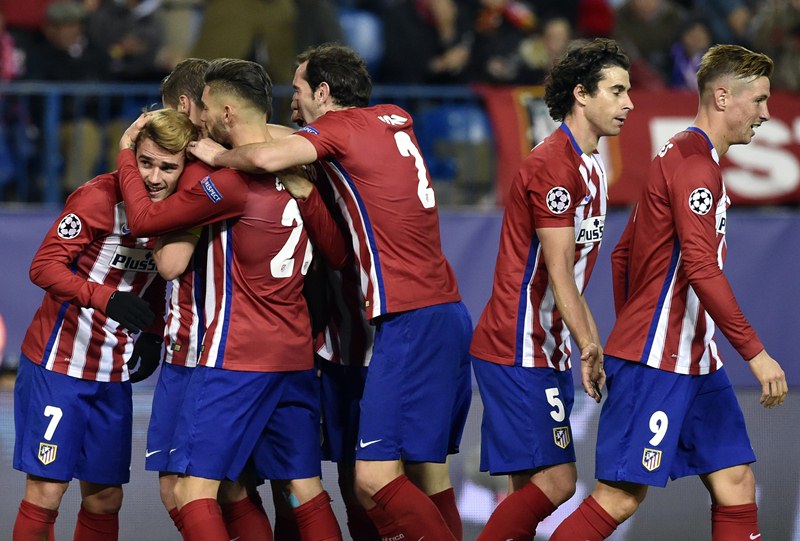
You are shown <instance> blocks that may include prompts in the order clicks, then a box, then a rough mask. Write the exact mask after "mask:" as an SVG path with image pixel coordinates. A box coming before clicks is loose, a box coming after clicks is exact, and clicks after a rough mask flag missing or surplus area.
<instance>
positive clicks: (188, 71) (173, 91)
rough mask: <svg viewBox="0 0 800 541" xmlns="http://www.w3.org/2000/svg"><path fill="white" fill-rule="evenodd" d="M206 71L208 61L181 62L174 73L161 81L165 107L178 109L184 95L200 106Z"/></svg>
mask: <svg viewBox="0 0 800 541" xmlns="http://www.w3.org/2000/svg"><path fill="white" fill-rule="evenodd" d="M206 69H208V60H203V59H202V58H187V59H186V60H182V61H181V62H179V63H178V65H177V66H175V69H173V70H172V73H170V74H169V75H167V76H166V77H164V79H163V80H162V81H161V102H162V103H163V104H164V106H165V107H171V108H173V109H177V108H178V101H179V98H180V97H181V95H182V94H183V95H186V96H189V98H190V99H191V100H192V101H193V102H194V103H195V104H196V105H200V103H201V102H202V101H203V86H204V85H205V82H204V81H203V76H204V75H205V74H206Z"/></svg>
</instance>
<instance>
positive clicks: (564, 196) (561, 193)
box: [546, 186, 570, 214]
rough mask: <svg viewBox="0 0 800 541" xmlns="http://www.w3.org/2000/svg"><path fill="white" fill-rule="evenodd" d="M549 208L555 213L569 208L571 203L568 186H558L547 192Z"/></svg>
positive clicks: (561, 212) (560, 212)
mask: <svg viewBox="0 0 800 541" xmlns="http://www.w3.org/2000/svg"><path fill="white" fill-rule="evenodd" d="M546 201H547V208H548V209H550V212H552V213H553V214H563V213H564V212H565V211H566V210H567V209H568V208H569V203H570V197H569V192H568V191H567V189H566V188H562V187H561V186H556V187H555V188H553V189H551V190H550V191H549V192H547V198H546Z"/></svg>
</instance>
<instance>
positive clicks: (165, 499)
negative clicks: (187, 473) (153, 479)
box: [158, 475, 177, 511]
mask: <svg viewBox="0 0 800 541" xmlns="http://www.w3.org/2000/svg"><path fill="white" fill-rule="evenodd" d="M175 481H176V476H174V475H167V476H164V477H161V478H160V479H159V480H158V492H159V495H160V496H161V503H163V504H164V508H165V509H166V510H167V511H169V510H170V509H174V508H175V507H177V504H176V503H175Z"/></svg>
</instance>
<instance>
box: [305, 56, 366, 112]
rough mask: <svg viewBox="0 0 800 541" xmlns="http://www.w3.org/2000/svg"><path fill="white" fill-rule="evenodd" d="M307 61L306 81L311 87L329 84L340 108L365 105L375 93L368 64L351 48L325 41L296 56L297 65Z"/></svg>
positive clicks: (315, 87)
mask: <svg viewBox="0 0 800 541" xmlns="http://www.w3.org/2000/svg"><path fill="white" fill-rule="evenodd" d="M306 61H307V62H308V65H307V66H306V81H308V85H309V86H310V87H311V90H312V91H313V90H316V89H317V87H319V85H320V84H322V83H323V82H324V83H328V87H329V88H330V90H331V98H332V99H333V102H334V103H335V104H336V105H339V106H341V107H366V106H367V105H369V97H370V95H371V94H372V79H371V78H370V76H369V72H368V71H367V64H366V63H365V62H364V59H363V58H361V57H360V56H359V55H358V53H356V52H355V51H354V50H353V49H351V48H350V47H345V46H344V45H338V44H335V43H326V44H324V45H320V46H318V47H312V48H310V49H306V50H305V51H303V52H302V53H300V54H299V55H298V56H297V64H298V65H300V64H302V63H303V62H306Z"/></svg>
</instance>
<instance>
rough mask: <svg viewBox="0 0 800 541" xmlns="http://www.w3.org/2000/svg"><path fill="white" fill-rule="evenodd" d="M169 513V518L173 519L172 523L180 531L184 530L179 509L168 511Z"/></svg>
mask: <svg viewBox="0 0 800 541" xmlns="http://www.w3.org/2000/svg"><path fill="white" fill-rule="evenodd" d="M167 513H169V518H171V519H172V523H173V524H174V525H175V527H176V528H178V531H181V528H183V524H182V523H181V520H180V518H179V516H180V515H179V513H178V508H177V507H173V508H172V509H167Z"/></svg>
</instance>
